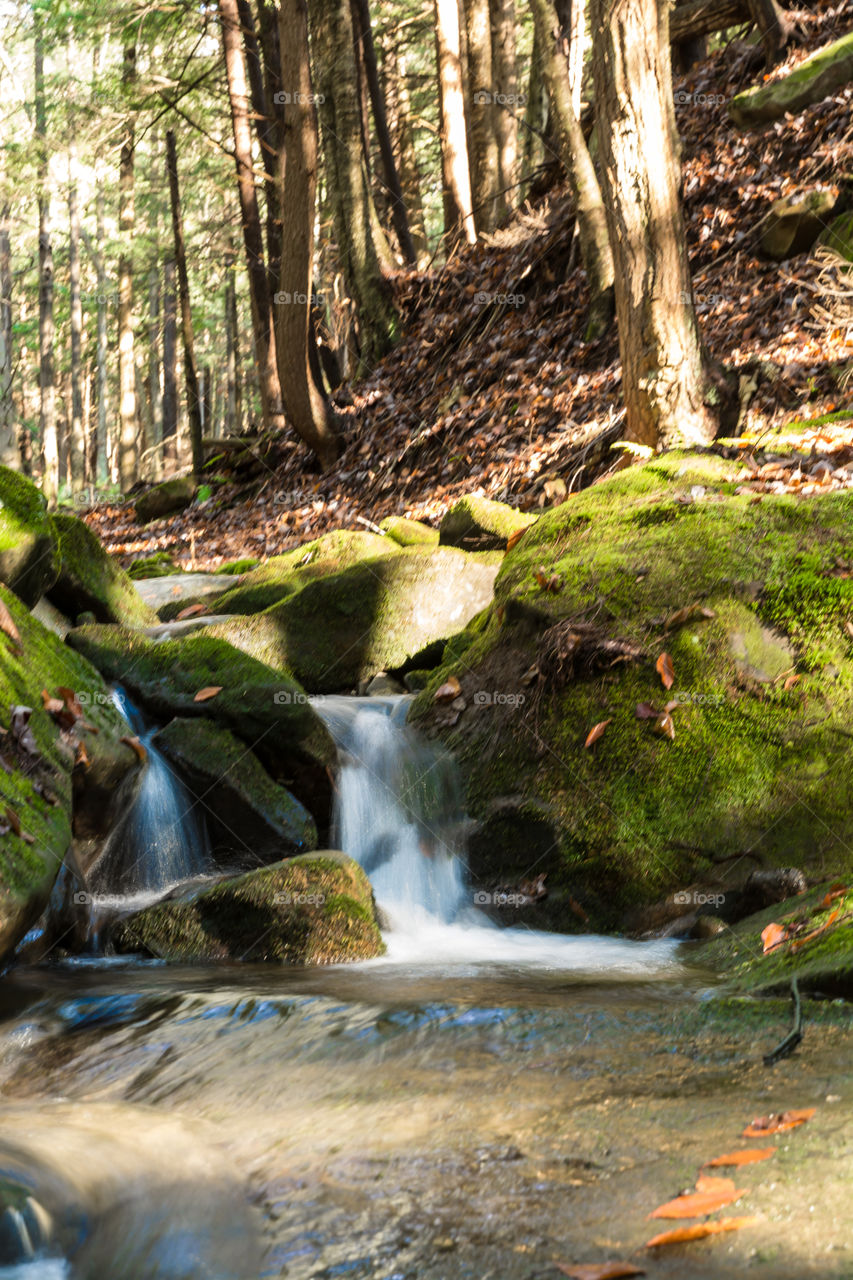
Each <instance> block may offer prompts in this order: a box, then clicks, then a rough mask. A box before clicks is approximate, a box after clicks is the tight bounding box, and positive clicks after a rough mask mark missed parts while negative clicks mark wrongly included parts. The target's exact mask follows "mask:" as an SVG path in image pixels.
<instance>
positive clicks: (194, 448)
mask: <svg viewBox="0 0 853 1280" xmlns="http://www.w3.org/2000/svg"><path fill="white" fill-rule="evenodd" d="M166 166H167V170H168V174H169V198H170V201H171V205H172V234H173V236H174V240H175V267H176V269H177V273H178V295H179V298H180V305H181V335H182V337H183V344H184V379H185V381H186V387H187V417H188V419H189V427H190V449H191V452H192V466H193V475H194V476H195V477H196V479H198V478H199V477H200V475H201V473H202V469H203V467H204V450H203V447H202V426H201V405H200V401H199V389H198V370H197V368H196V362H195V345H194V342H193V319H192V312H191V310H190V285H189V278H188V276H187V256H186V250H185V248H184V227H183V222H182V220H181V195H180V188H179V186H178V153H177V148H176V146H175V135H174V133H173V131H172V130H171V129H170V130H169V131H168V133H167V134H166Z"/></svg>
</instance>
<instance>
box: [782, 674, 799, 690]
mask: <svg viewBox="0 0 853 1280" xmlns="http://www.w3.org/2000/svg"><path fill="white" fill-rule="evenodd" d="M799 679H800V677H799V675H792V676H788V679H787V680H786V681H785V683H784V684H783V685H782V688H783V689H784V690H785V691H786V692H787V691H788V689H793V687H794V685H795V684H797V682H798V681H799Z"/></svg>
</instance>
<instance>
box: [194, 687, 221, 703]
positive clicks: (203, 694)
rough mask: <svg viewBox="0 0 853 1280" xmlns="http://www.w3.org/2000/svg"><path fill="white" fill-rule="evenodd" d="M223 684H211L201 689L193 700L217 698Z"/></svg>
mask: <svg viewBox="0 0 853 1280" xmlns="http://www.w3.org/2000/svg"><path fill="white" fill-rule="evenodd" d="M222 688H223V686H222V685H221V684H209V685H207V686H206V688H204V689H199V691H198V693H197V694H196V695H195V697H194V698H193V702H209V701H210V699H211V698H215V697H216V695H217V693H221V692H222Z"/></svg>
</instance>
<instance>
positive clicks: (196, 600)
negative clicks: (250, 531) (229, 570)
mask: <svg viewBox="0 0 853 1280" xmlns="http://www.w3.org/2000/svg"><path fill="white" fill-rule="evenodd" d="M239 581H240V579H239V578H235V577H227V576H225V575H224V574H223V576H222V577H219V576H218V575H217V574H215V573H176V574H171V573H169V574H166V575H165V576H164V577H162V578H142V579H140V580H139V581H138V582H137V584H136V589H137V591H138V592H139V594H140V595H141V596H142V599H143V600H144V601H145V603H146V604H147V605H150V606H151V608H152V609H154V610H155V611H156V613H157V616H158V617H159V618H160V619H161V620H162V621H164V622H168V621H170V620H171V619H173V618H176V617H177V615H178V614H179V613H181V612H183V610H184V609H188V608H189V607H190V605H194V604H203V605H205V607H208V605H209V603H210V600H211V598H214V597H216V596H218V595H221V594H222V592H223V591H225V590H227V589H228V587H230V586H236V585H237V583H238V582H239Z"/></svg>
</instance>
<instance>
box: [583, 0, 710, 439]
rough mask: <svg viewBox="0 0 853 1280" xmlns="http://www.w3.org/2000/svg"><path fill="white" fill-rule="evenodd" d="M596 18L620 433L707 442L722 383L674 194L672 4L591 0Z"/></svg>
mask: <svg viewBox="0 0 853 1280" xmlns="http://www.w3.org/2000/svg"><path fill="white" fill-rule="evenodd" d="M592 28H593V32H594V40H593V71H594V77H595V101H596V109H597V120H596V128H597V130H598V143H599V153H600V156H601V162H602V174H603V187H604V191H605V198H606V208H607V222H608V226H609V229H610V243H611V245H612V247H613V254H614V259H615V266H616V277H615V286H616V314H617V318H618V323H619V351H620V355H621V358H622V391H623V395H624V398H625V409H626V431H625V435H626V438H627V439H628V440H634V441H638V442H639V443H640V444H644V445H650V446H652V447H653V448H662V447H669V446H672V445H674V444H688V445H696V444H708V443H709V442H710V441H711V440H713V439H714V436H715V434H716V430H717V423H718V412H719V390H718V387H717V386H715V384H714V380H713V376H712V373H711V369H710V366H709V364H708V363H707V362H706V358H705V355H704V352H703V350H702V345H701V342H700V338H699V330H698V326H697V322H696V312H695V309H694V306H693V291H692V284H691V279H690V270H689V266H688V262H687V249H686V242H685V234H684V220H683V217H682V212H681V206H680V204H679V197H678V191H679V186H680V172H679V165H678V161H677V158H676V157H677V155H678V135H677V133H676V129H675V113H674V109H673V101H672V72H671V67H670V52H669V9H668V6H666V5H660V4H658V3H657V0H594V5H593V24H592Z"/></svg>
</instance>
